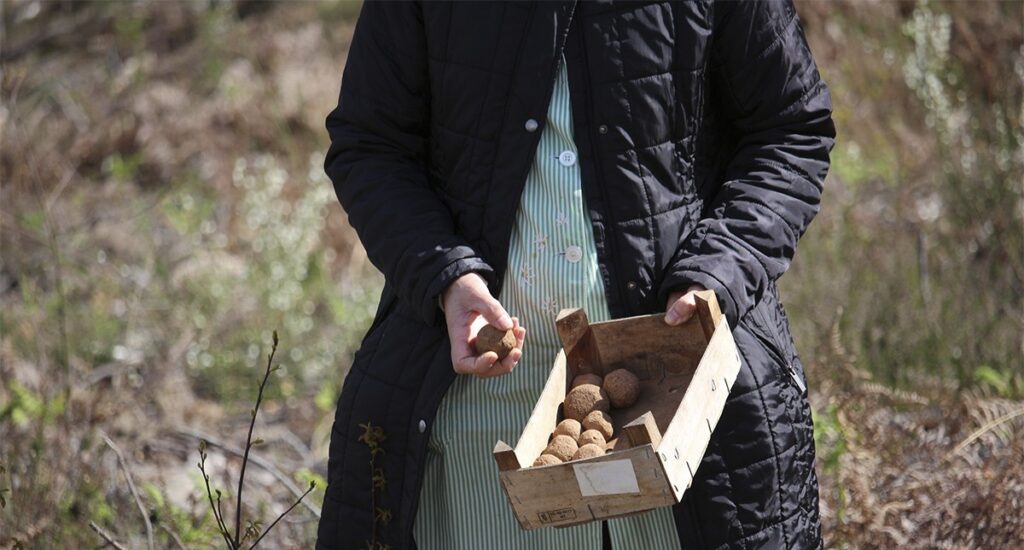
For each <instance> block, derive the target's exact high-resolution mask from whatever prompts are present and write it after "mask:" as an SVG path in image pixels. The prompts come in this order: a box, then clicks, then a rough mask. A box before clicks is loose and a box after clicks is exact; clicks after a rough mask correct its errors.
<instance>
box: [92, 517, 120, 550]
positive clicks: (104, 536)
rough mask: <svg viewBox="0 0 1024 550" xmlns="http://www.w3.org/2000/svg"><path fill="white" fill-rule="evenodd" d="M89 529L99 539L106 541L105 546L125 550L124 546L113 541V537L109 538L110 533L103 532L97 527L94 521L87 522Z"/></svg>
mask: <svg viewBox="0 0 1024 550" xmlns="http://www.w3.org/2000/svg"><path fill="white" fill-rule="evenodd" d="M89 527H90V528H91V529H92V530H93V531H95V532H96V534H97V535H99V536H100V538H101V539H103V540H105V541H107V544H109V545H110V546H113V547H114V548H116V549H117V550H127V549H126V548H125V547H124V546H121V543H119V542H117V541H116V540H114V537H113V536H111V534H110V533H108V532H106V531H104V530H103V528H102V527H100V526H99V525H96V522H95V521H90V522H89Z"/></svg>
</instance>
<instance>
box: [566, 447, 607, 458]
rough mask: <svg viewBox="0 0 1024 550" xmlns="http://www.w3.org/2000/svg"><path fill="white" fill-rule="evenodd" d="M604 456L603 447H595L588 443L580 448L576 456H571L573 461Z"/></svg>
mask: <svg viewBox="0 0 1024 550" xmlns="http://www.w3.org/2000/svg"><path fill="white" fill-rule="evenodd" d="M602 455H604V445H596V444H594V443H588V444H586V445H584V446H582V447H580V449H579V450H578V451H576V454H574V455H572V459H573V460H579V459H581V458H594V457H595V456H602Z"/></svg>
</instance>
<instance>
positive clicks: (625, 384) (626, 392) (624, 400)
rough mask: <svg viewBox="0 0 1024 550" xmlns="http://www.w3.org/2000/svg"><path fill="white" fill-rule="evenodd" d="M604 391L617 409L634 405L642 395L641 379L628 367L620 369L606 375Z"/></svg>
mask: <svg viewBox="0 0 1024 550" xmlns="http://www.w3.org/2000/svg"><path fill="white" fill-rule="evenodd" d="M603 388H604V391H606V392H607V393H608V399H609V400H611V402H612V406H613V407H615V408H617V409H622V408H625V407H629V406H632V405H633V403H636V399H637V397H640V379H639V378H637V377H636V375H635V374H633V373H632V372H629V371H628V370H626V369H618V370H614V371H612V372H610V373H608V376H605V377H604V385H603Z"/></svg>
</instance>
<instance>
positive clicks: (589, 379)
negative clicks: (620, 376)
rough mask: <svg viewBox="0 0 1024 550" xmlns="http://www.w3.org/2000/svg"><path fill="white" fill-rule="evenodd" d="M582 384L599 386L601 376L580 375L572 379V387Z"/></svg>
mask: <svg viewBox="0 0 1024 550" xmlns="http://www.w3.org/2000/svg"><path fill="white" fill-rule="evenodd" d="M583 384H593V385H595V386H600V385H601V376H600V375H597V374H580V375H577V376H576V378H573V379H572V387H574V388H575V387H576V386H582V385H583Z"/></svg>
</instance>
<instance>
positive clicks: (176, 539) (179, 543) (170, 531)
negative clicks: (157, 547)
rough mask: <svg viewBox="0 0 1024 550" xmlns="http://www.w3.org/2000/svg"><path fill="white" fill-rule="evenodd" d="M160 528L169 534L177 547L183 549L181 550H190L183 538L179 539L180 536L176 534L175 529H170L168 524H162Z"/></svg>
mask: <svg viewBox="0 0 1024 550" xmlns="http://www.w3.org/2000/svg"><path fill="white" fill-rule="evenodd" d="M160 528H161V529H163V530H164V532H165V533H167V535H168V536H169V537H171V540H173V541H174V545H175V546H177V547H178V548H181V550H188V547H187V546H185V543H184V542H182V540H181V537H179V536H178V534H177V533H175V532H174V530H173V529H171V528H170V527H168V526H167V524H164V523H161V524H160Z"/></svg>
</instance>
